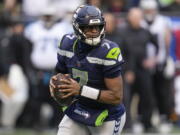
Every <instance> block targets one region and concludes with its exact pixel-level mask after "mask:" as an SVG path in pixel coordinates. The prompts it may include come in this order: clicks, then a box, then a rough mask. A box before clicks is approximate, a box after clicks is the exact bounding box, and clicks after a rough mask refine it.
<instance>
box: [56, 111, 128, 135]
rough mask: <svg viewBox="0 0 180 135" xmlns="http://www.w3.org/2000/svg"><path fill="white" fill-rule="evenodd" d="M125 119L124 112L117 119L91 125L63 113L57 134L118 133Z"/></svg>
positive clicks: (90, 134)
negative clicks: (94, 125) (96, 125)
mask: <svg viewBox="0 0 180 135" xmlns="http://www.w3.org/2000/svg"><path fill="white" fill-rule="evenodd" d="M125 121H126V114H125V113H124V114H123V115H122V116H121V118H120V120H119V121H115V120H113V121H107V122H104V124H103V125H102V126H99V127H91V126H86V125H83V124H81V123H78V122H75V121H73V120H72V119H70V118H69V117H68V116H67V115H65V116H64V117H63V119H62V121H61V122H60V125H59V130H58V133H57V135H120V133H121V131H122V129H123V127H124V124H125Z"/></svg>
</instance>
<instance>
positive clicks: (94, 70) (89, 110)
mask: <svg viewBox="0 0 180 135" xmlns="http://www.w3.org/2000/svg"><path fill="white" fill-rule="evenodd" d="M112 25H113V24H112ZM73 28H74V32H75V34H68V35H65V36H64V37H63V39H62V40H61V43H60V46H59V51H58V63H57V65H56V71H57V73H63V74H69V75H70V76H71V79H61V85H58V86H57V85H55V84H54V83H53V80H57V77H56V75H54V76H53V77H52V78H51V80H50V92H51V95H52V96H53V97H54V94H55V92H54V91H55V88H57V87H59V92H63V93H66V94H64V96H62V97H61V98H67V97H69V96H74V99H75V100H74V101H73V102H72V103H71V104H70V105H69V106H67V108H66V109H65V111H64V113H65V115H64V117H63V119H62V121H61V122H60V125H59V130H58V133H57V134H58V135H89V134H91V135H119V134H120V133H121V131H122V128H123V126H124V123H125V108H124V106H123V104H122V98H123V83H122V77H121V72H122V70H121V66H122V64H123V59H122V56H121V51H120V48H119V46H118V45H117V44H116V43H114V42H112V41H109V40H106V39H104V37H105V20H104V17H103V15H102V13H101V11H100V10H99V9H98V8H96V7H94V6H89V5H83V6H80V7H79V8H77V10H76V11H75V13H74V16H73Z"/></svg>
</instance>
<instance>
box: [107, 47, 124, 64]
mask: <svg viewBox="0 0 180 135" xmlns="http://www.w3.org/2000/svg"><path fill="white" fill-rule="evenodd" d="M106 58H109V59H115V60H118V61H121V60H122V56H121V50H120V48H118V47H117V48H112V49H111V50H110V51H109V52H108V54H107V55H106Z"/></svg>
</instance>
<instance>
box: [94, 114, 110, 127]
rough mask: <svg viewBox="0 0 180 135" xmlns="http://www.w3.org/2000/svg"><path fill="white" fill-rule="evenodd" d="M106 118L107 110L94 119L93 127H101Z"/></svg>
mask: <svg viewBox="0 0 180 135" xmlns="http://www.w3.org/2000/svg"><path fill="white" fill-rule="evenodd" d="M107 116H108V110H104V111H103V112H102V113H101V114H100V115H99V116H98V117H97V119H96V122H95V126H101V125H102V124H103V122H104V120H105V118H107Z"/></svg>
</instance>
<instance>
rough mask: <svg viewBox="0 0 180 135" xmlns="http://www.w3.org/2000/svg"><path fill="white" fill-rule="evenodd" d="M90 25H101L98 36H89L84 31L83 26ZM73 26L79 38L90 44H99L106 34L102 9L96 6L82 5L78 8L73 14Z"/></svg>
mask: <svg viewBox="0 0 180 135" xmlns="http://www.w3.org/2000/svg"><path fill="white" fill-rule="evenodd" d="M90 26H98V27H99V35H98V36H97V37H91V38H88V37H87V35H86V34H85V33H84V32H83V28H85V27H90ZM73 28H74V31H75V34H76V35H77V36H78V38H79V39H80V40H81V41H83V42H85V43H87V44H89V45H93V46H95V45H97V44H99V43H100V42H101V40H102V39H103V38H104V36H105V20H104V17H103V15H102V13H101V11H100V10H99V9H98V8H97V7H95V6H89V5H82V6H80V7H79V8H77V9H76V11H75V13H74V15H73Z"/></svg>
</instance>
